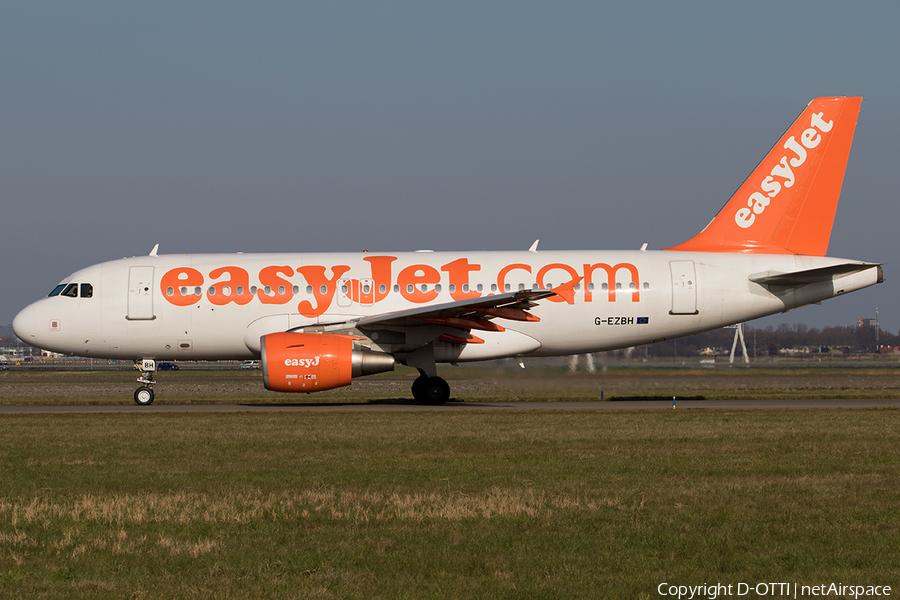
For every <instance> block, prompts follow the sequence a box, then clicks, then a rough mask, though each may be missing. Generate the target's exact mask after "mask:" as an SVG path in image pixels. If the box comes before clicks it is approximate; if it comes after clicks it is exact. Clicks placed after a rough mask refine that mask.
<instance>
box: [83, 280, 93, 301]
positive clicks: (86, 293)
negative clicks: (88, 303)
mask: <svg viewBox="0 0 900 600" xmlns="http://www.w3.org/2000/svg"><path fill="white" fill-rule="evenodd" d="M93 295H94V286H92V285H91V284H89V283H82V284H81V297H82V298H91V297H93Z"/></svg>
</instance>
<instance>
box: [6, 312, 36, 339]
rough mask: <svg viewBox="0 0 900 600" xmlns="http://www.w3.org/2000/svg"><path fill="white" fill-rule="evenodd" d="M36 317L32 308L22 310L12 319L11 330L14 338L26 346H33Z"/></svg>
mask: <svg viewBox="0 0 900 600" xmlns="http://www.w3.org/2000/svg"><path fill="white" fill-rule="evenodd" d="M36 325H37V315H36V311H35V310H34V306H33V305H30V306H27V307H25V308H23V309H22V310H21V311H20V312H19V314H17V315H16V318H15V319H13V323H12V328H13V331H14V332H15V334H16V336H17V337H18V338H19V339H20V340H22V341H23V342H25V343H26V344H33V343H34V339H35V335H36V333H37V328H36Z"/></svg>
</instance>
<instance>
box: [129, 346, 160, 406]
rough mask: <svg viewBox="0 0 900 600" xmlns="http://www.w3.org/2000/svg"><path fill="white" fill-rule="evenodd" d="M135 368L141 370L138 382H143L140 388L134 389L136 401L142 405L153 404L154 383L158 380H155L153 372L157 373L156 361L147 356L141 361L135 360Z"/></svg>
mask: <svg viewBox="0 0 900 600" xmlns="http://www.w3.org/2000/svg"><path fill="white" fill-rule="evenodd" d="M134 368H135V369H137V370H138V371H140V372H141V376H140V377H138V379H137V381H138V383H141V384H143V385H142V386H141V387H139V388H138V389H136V390H134V401H135V402H136V403H138V404H140V405H141V406H149V405H151V404H153V396H154V394H153V384H155V383H156V382H155V381H153V374H154V373H156V361H155V360H153V359H150V358H145V359H143V360H141V361H137V360H136V361H134Z"/></svg>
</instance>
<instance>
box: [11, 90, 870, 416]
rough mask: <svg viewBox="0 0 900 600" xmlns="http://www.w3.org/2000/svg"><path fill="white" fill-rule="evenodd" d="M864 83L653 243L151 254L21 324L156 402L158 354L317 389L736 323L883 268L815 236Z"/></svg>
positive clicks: (55, 297)
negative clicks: (406, 370) (704, 220)
mask: <svg viewBox="0 0 900 600" xmlns="http://www.w3.org/2000/svg"><path fill="white" fill-rule="evenodd" d="M860 102H861V98H818V99H816V100H813V101H812V102H811V103H810V104H809V106H808V107H807V108H806V110H804V111H803V113H802V114H801V115H800V117H799V118H798V119H797V120H796V121H795V122H794V124H793V125H791V127H790V128H789V129H788V130H787V132H786V133H785V134H784V136H783V137H782V138H781V139H780V140H779V141H778V143H777V144H776V145H775V147H774V148H773V149H772V150H771V151H770V152H769V154H768V155H767V156H766V157H765V158H764V159H763V161H762V162H761V163H760V164H759V165H758V166H757V167H756V169H755V170H754V171H753V173H751V175H750V177H749V178H748V179H747V180H746V181H745V182H744V183H743V185H741V187H740V188H739V189H738V191H737V192H736V193H735V194H734V196H732V198H731V199H730V200H729V201H728V202H727V203H726V204H725V206H724V208H722V210H721V211H719V214H718V215H717V216H716V217H715V218H714V219H713V220H712V222H710V224H709V225H708V226H707V227H706V228H705V229H704V230H703V231H701V232H700V233H699V234H698V235H697V236H695V237H694V238H692V239H690V240H688V241H687V242H685V243H683V244H680V245H678V246H674V247H672V248H668V249H666V250H663V251H658V252H648V251H646V246H645V247H644V248H642V249H641V250H639V251H577V252H574V251H573V252H560V251H554V252H539V251H537V243H536V242H535V245H534V246H532V248H531V249H530V250H529V251H523V252H414V253H405V252H385V253H382V252H377V253H368V252H362V253H341V254H331V253H329V254H194V255H171V256H162V255H157V253H156V248H154V249H153V252H151V253H150V255H149V256H140V257H135V258H127V259H122V260H116V261H110V262H105V263H102V264H98V265H94V266H92V267H88V268H86V269H82V270H80V271H78V272H76V273H74V274H73V275H71V276H69V277H67V278H66V279H64V280H63V281H62V282H61V283H60V284H59V285H58V286H56V287H55V288H54V289H53V291H52V292H51V293H50V295H49V297H47V298H44V299H42V300H38V301H37V302H35V303H33V304H31V305H30V306H28V307H27V308H25V309H24V310H22V312H20V313H19V314H18V315H17V316H16V318H15V321H14V323H13V328H14V330H15V332H16V335H18V336H19V337H20V338H21V339H22V340H23V341H24V342H26V343H28V344H31V345H33V346H38V347H41V348H46V349H48V350H53V351H56V352H61V353H66V354H74V355H79V356H87V357H97V358H111V359H133V360H134V361H135V366H136V367H137V368H138V369H139V370H140V371H141V376H140V378H139V379H138V382H139V383H140V384H141V387H139V388H138V389H137V390H136V391H135V393H134V399H135V401H136V402H137V403H138V404H150V403H151V402H153V397H154V392H153V384H154V381H153V375H154V373H155V370H156V365H157V361H160V360H217V359H231V360H241V359H255V358H258V359H260V361H261V365H262V369H263V375H264V382H265V386H266V388H267V389H270V390H274V391H280V392H316V391H321V390H327V389H331V388H335V387H339V386H345V385H349V384H350V383H351V380H352V378H354V377H360V376H363V375H369V374H372V373H379V372H382V371H390V370H392V369H393V368H394V365H395V364H397V363H399V364H403V365H408V366H410V367H414V368H416V369H418V371H419V373H420V376H419V377H418V378H417V379H416V380H415V382H414V383H413V385H412V394H413V396H414V397H415V398H416V399H417V400H420V401H423V402H428V403H434V404H440V403H443V402H445V401H446V400H447V399H448V398H449V397H450V388H449V386H448V385H447V383H446V382H445V381H444V380H443V379H442V378H440V377H438V375H437V364H438V363H452V364H456V363H460V362H466V361H478V360H489V359H496V358H505V357H525V356H556V355H566V354H582V353H589V352H597V351H602V350H612V349H615V348H623V347H627V346H635V345H638V344H646V343H650V342H657V341H660V340H666V339H670V338H674V337H678V336H683V335H689V334H693V333H697V332H700V331H705V330H708V329H714V328H717V327H722V326H725V325H731V324H734V323H739V322H743V321H747V320H750V319H755V318H758V317H762V316H765V315H771V314H774V313H778V312H782V311H786V310H790V309H794V308H797V307H799V306H804V305H806V304H812V303H817V302H821V301H822V300H826V299H828V298H832V297H834V296H838V295H840V294H845V293H847V292H852V291H854V290H858V289H862V288H865V287H868V286H870V285H873V284H876V283H880V282H881V281H883V275H882V270H881V266H880V265H879V264H875V263H869V262H860V261H856V260H846V259H841V258H828V257H826V256H825V252H826V250H827V248H828V240H829V237H830V235H831V227H832V223H833V220H834V214H835V210H836V208H837V203H838V197H839V195H840V190H841V183H842V181H843V177H844V169H845V167H846V164H847V156H848V154H849V151H850V145H851V142H852V139H853V132H854V129H855V127H856V118H857V115H858V113H859V106H860Z"/></svg>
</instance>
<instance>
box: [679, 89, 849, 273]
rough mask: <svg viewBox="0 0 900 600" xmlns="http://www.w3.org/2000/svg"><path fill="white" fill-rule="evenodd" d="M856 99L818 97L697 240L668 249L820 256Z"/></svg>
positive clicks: (841, 176) (828, 230)
mask: <svg viewBox="0 0 900 600" xmlns="http://www.w3.org/2000/svg"><path fill="white" fill-rule="evenodd" d="M861 101H862V98H816V99H815V100H813V101H812V102H810V103H809V106H807V107H806V110H805V111H803V113H802V114H801V115H800V116H799V117H798V118H797V120H796V121H794V124H793V125H791V126H790V128H789V129H788V130H787V132H786V133H785V134H784V135H783V136H782V138H781V139H780V140H779V141H778V143H777V144H776V145H775V147H774V148H772V150H771V151H770V152H769V154H768V155H766V157H765V158H764V159H763V160H762V162H761V163H759V166H757V167H756V169H755V170H754V171H753V173H751V174H750V177H748V178H747V180H746V181H744V183H743V185H741V187H740V188H738V191H737V192H735V194H734V196H732V197H731V199H730V200H729V201H728V203H727V204H725V207H724V208H722V210H721V211H719V214H717V215H716V217H715V218H714V219H713V220H712V222H710V224H709V225H707V226H706V229H704V230H703V231H701V232H700V233H699V234H698V235H697V236H695V237H693V238H691V239H690V240H688V241H687V242H685V243H683V244H680V245H678V246H673V247H672V248H667V250H678V251H683V252H751V253H757V254H805V255H810V256H825V252H826V251H827V250H828V240H829V238H830V237H831V226H832V224H833V223H834V214H835V211H836V210H837V203H838V198H839V197H840V195H841V184H842V183H843V181H844V170H845V168H846V166H847V157H848V156H849V154H850V145H851V144H852V143H853V132H854V130H855V129H856V117H857V115H858V114H859V105H860V102H861Z"/></svg>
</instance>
